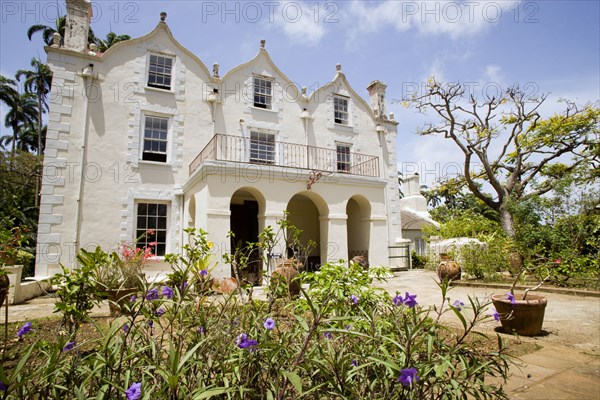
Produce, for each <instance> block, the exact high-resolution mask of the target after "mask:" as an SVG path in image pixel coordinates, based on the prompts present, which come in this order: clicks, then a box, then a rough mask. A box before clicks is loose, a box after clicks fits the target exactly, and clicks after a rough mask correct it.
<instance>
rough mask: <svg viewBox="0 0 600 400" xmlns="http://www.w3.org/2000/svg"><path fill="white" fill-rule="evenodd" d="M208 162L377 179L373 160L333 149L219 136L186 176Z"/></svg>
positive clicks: (368, 156)
mask: <svg viewBox="0 0 600 400" xmlns="http://www.w3.org/2000/svg"><path fill="white" fill-rule="evenodd" d="M348 154H349V157H348ZM209 160H213V161H229V162H235V163H247V164H259V165H274V166H278V167H285V168H298V169H306V170H311V171H323V172H338V173H343V174H350V175H360V176H370V177H379V157H377V156H371V155H367V154H360V153H352V152H351V153H347V152H346V153H338V150H337V149H329V148H324V147H316V146H307V145H303V144H296V143H286V142H277V141H272V140H262V139H257V138H244V137H241V136H232V135H223V134H216V135H215V136H213V137H212V139H211V140H210V141H209V142H208V144H207V145H206V146H205V147H204V149H202V151H201V152H200V154H198V156H197V157H196V158H195V159H194V161H192V163H191V164H190V167H189V173H190V175H192V174H193V173H194V171H195V170H196V169H198V167H200V166H201V165H202V164H203V163H204V162H205V161H209Z"/></svg>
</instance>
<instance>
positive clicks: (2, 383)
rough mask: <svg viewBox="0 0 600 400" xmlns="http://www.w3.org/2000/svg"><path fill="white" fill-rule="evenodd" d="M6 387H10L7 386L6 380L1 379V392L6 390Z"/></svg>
mask: <svg viewBox="0 0 600 400" xmlns="http://www.w3.org/2000/svg"><path fill="white" fill-rule="evenodd" d="M6 389H8V388H7V387H6V385H5V384H4V382H2V381H0V392H6Z"/></svg>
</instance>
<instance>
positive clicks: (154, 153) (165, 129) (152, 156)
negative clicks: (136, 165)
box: [142, 115, 169, 162]
mask: <svg viewBox="0 0 600 400" xmlns="http://www.w3.org/2000/svg"><path fill="white" fill-rule="evenodd" d="M168 133H169V118H166V117H157V116H154V115H146V116H145V120H144V140H143V147H142V160H146V161H158V162H167V137H168Z"/></svg>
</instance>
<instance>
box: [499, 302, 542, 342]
mask: <svg viewBox="0 0 600 400" xmlns="http://www.w3.org/2000/svg"><path fill="white" fill-rule="evenodd" d="M505 296H506V295H505V294H495V295H493V296H492V303H494V307H495V308H496V312H498V314H499V315H500V323H501V324H502V330H503V331H504V332H506V333H516V334H518V335H521V336H536V335H539V334H540V333H542V325H543V323H544V313H545V311H546V304H547V303H548V301H547V300H546V297H544V296H540V295H535V294H527V298H526V299H525V300H522V299H523V295H522V294H515V304H512V303H511V302H510V301H509V300H507V299H505V298H504V297H505Z"/></svg>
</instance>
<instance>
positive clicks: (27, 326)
mask: <svg viewBox="0 0 600 400" xmlns="http://www.w3.org/2000/svg"><path fill="white" fill-rule="evenodd" d="M31 326H32V325H31V322H25V324H23V326H22V327H21V328H20V329H19V331H18V332H17V336H18V337H19V339H21V338H22V337H23V336H24V335H26V334H28V333H29V332H30V331H31Z"/></svg>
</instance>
